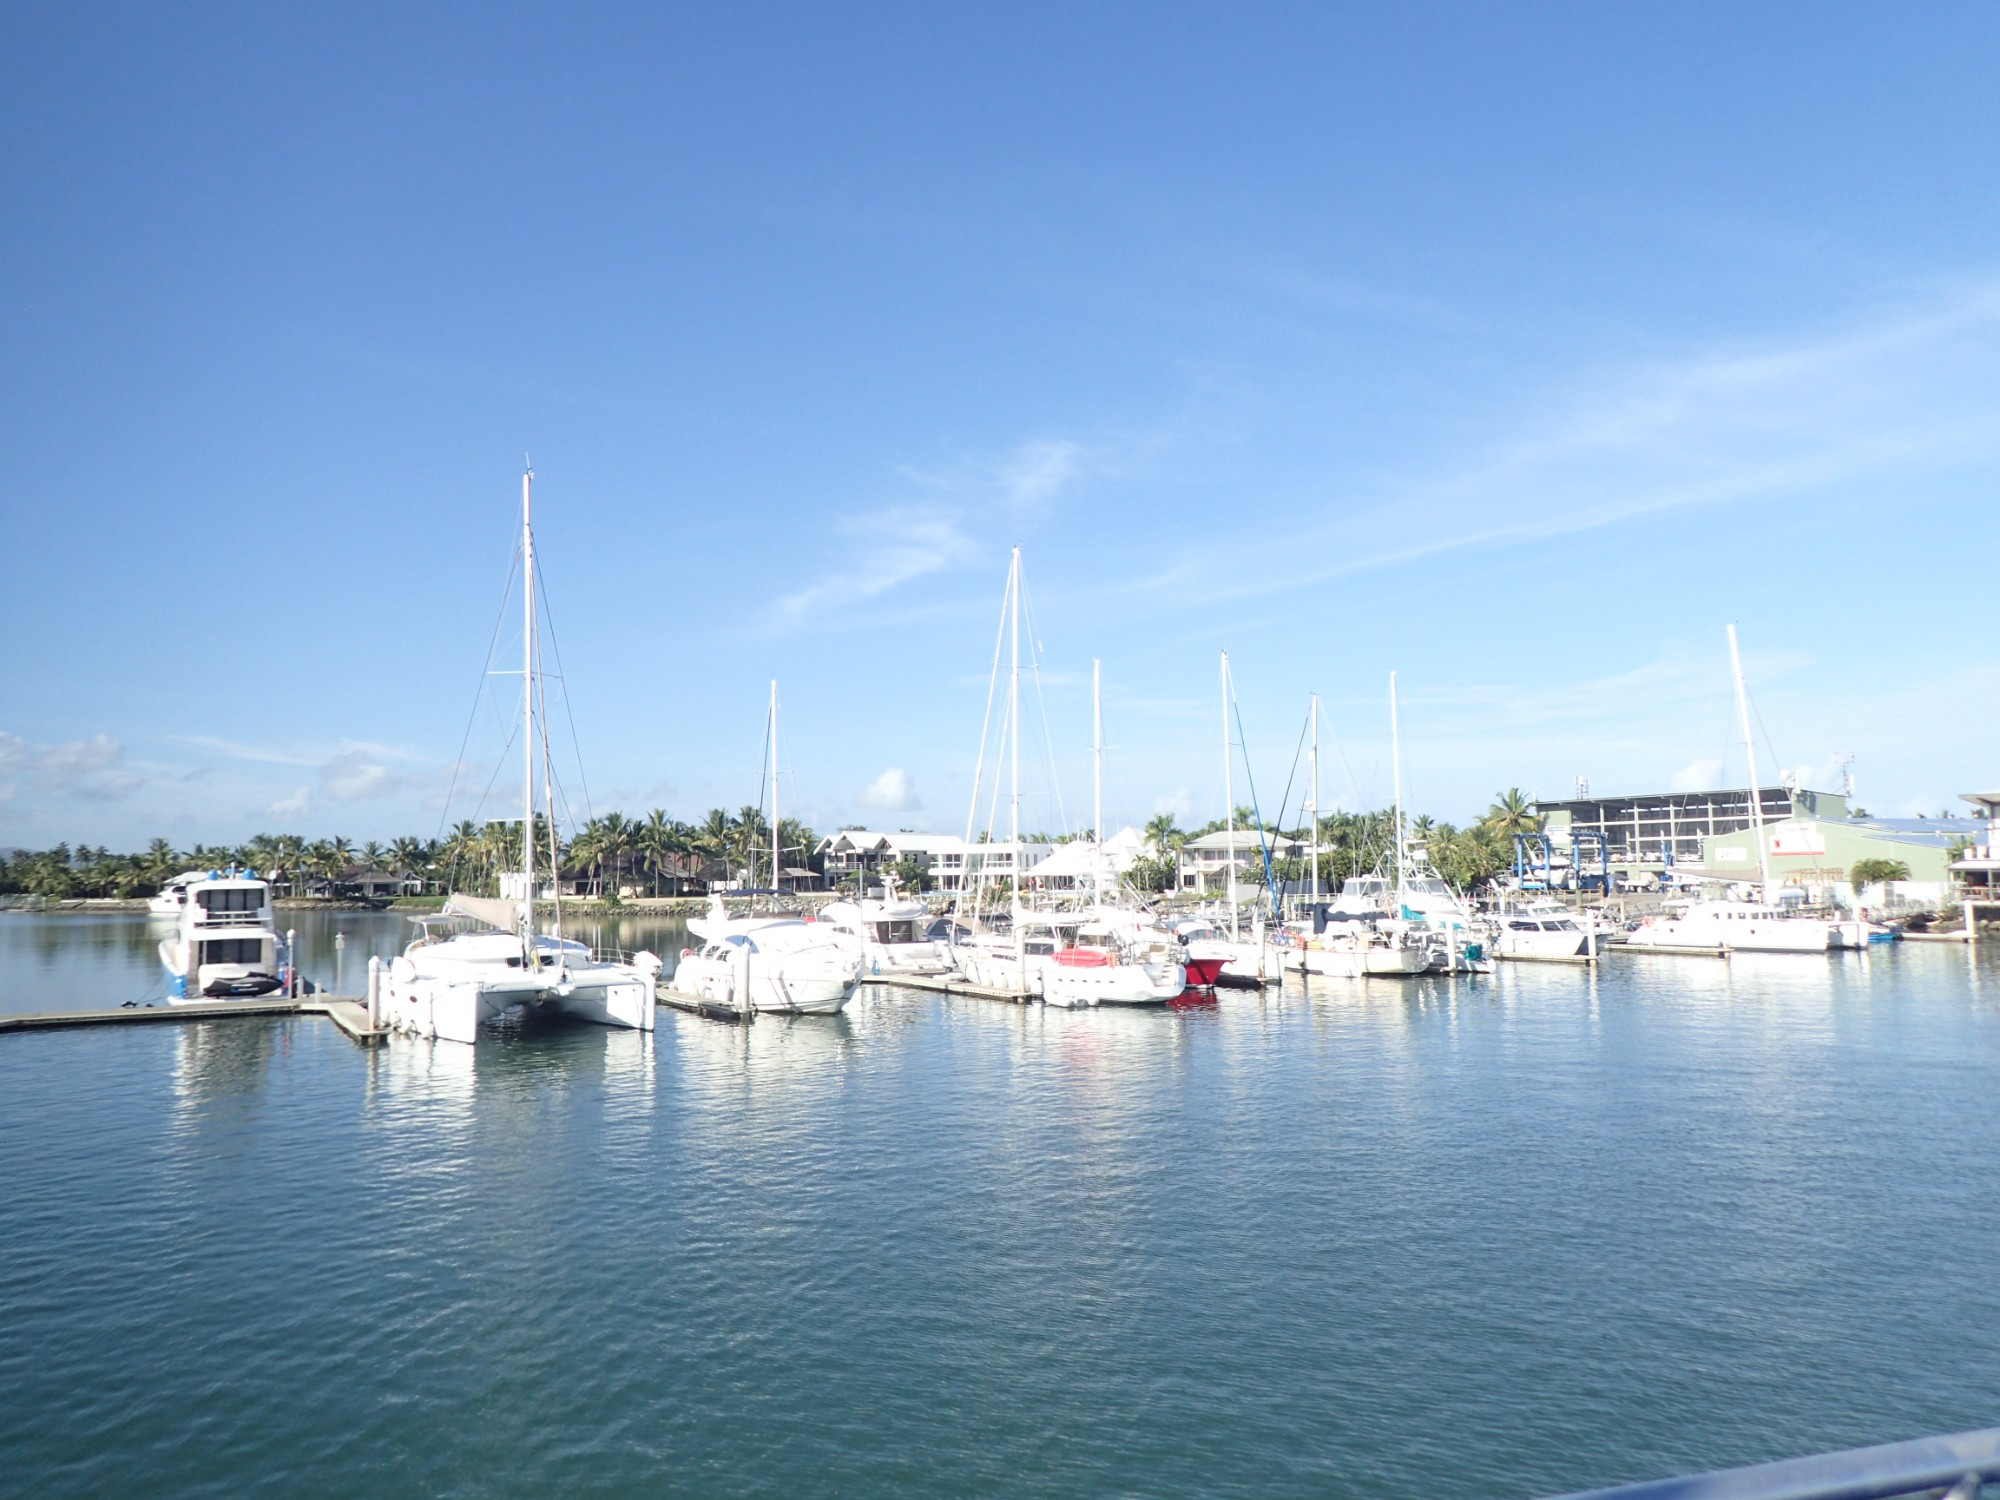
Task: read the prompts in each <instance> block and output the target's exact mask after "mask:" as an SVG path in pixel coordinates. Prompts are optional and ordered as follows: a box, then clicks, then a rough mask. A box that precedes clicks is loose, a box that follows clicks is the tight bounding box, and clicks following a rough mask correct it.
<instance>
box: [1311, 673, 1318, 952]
mask: <svg viewBox="0 0 2000 1500" xmlns="http://www.w3.org/2000/svg"><path fill="white" fill-rule="evenodd" d="M1312 721H1313V751H1312V806H1311V808H1310V812H1311V815H1312V866H1313V867H1312V898H1311V899H1312V904H1313V905H1314V906H1318V905H1319V694H1318V693H1314V694H1313V695H1312ZM1314 920H1315V921H1317V920H1318V919H1317V918H1315V919H1314Z"/></svg>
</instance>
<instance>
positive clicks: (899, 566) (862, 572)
mask: <svg viewBox="0 0 2000 1500" xmlns="http://www.w3.org/2000/svg"><path fill="white" fill-rule="evenodd" d="M840 531H841V533H842V535H844V536H845V537H846V538H847V540H848V544H849V545H848V548H847V553H848V555H847V557H846V558H844V559H843V560H842V561H841V562H840V563H839V564H838V565H837V566H835V567H833V568H830V569H829V570H828V572H827V576H826V577H824V578H822V579H821V580H820V581H819V582H818V583H815V584H812V585H811V586H809V587H807V588H803V589H800V590H799V591H798V592H797V593H795V594H791V595H789V596H787V597H786V598H785V599H783V600H782V601H780V603H779V610H780V613H781V615H782V617H783V618H784V619H785V620H786V621H787V622H794V621H801V620H805V619H809V618H811V617H813V616H815V615H818V614H821V613H823V612H825V611H827V610H830V609H834V608H837V607H838V606H840V605H842V604H850V603H855V602H858V601H860V600H864V599H873V598H876V597H878V596H879V595H882V594H886V593H888V592H889V591H890V590H891V589H895V588H900V587H901V586H902V585H904V584H906V583H910V582H913V581H914V580H916V579H919V578H923V577H927V576H928V575H930V574H932V573H938V572H942V571H943V570H944V569H946V568H950V567H955V566H957V565H958V564H959V563H960V562H962V561H964V559H965V558H966V557H967V555H968V554H969V553H970V552H971V550H972V542H971V539H970V538H969V537H967V535H966V534H965V531H964V529H963V527H962V525H961V523H960V520H959V518H958V517H957V516H956V515H954V514H952V513H951V512H950V511H948V510H945V509H943V508H939V507H929V506H914V505H896V506H889V507H886V508H884V509H882V510H877V511H871V512H869V513H868V514H866V515H861V516H855V517H853V518H851V519H849V520H848V521H846V522H844V523H843V524H842V525H841V527H840Z"/></svg>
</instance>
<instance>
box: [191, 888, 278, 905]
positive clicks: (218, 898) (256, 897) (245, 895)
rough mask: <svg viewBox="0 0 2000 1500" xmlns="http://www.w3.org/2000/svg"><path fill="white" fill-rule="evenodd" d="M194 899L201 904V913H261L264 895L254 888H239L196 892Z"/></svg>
mask: <svg viewBox="0 0 2000 1500" xmlns="http://www.w3.org/2000/svg"><path fill="white" fill-rule="evenodd" d="M194 899H195V900H196V901H198V902H200V903H201V909H202V910H203V911H262V910H263V909H264V893H263V891H261V890H259V889H258V888H257V887H256V886H240V887H238V888H236V889H234V890H221V891H196V892H195V896H194Z"/></svg>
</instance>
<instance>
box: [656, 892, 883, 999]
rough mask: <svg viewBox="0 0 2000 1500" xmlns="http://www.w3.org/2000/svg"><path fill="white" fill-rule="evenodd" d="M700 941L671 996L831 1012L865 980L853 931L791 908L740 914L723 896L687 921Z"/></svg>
mask: <svg viewBox="0 0 2000 1500" xmlns="http://www.w3.org/2000/svg"><path fill="white" fill-rule="evenodd" d="M688 930H689V931H690V932H692V933H693V934H694V935H695V936H696V937H698V938H700V939H701V946H700V947H699V948H686V949H683V950H682V951H681V958H680V963H679V965H678V966H677V967H676V968H675V969H674V972H673V976H672V978H671V979H670V980H669V982H668V984H669V991H670V993H669V994H668V995H667V997H666V998H667V999H668V1000H670V1001H671V1000H673V999H675V997H677V996H678V997H680V998H682V999H685V1000H687V1001H691V1002H694V1003H695V1004H697V1005H706V1006H714V1007H717V1008H720V1009H725V1010H732V1011H735V1012H737V1013H738V1014H743V1013H747V1012H750V1011H774V1012H778V1013H781V1014H790V1015H801V1016H830V1015H835V1014H837V1013H838V1012H839V1011H841V1010H843V1009H844V1008H845V1007H846V1005H847V1002H848V1001H849V1000H851V999H853V998H854V991H855V989H856V987H857V986H858V985H859V984H860V983H861V979H862V970H863V959H862V955H861V949H860V947H859V946H858V945H857V944H856V943H855V942H854V940H853V938H852V937H851V936H848V935H846V934H843V933H841V932H840V931H838V930H837V929H836V928H834V927H832V926H831V925H829V924H827V923H824V922H808V921H807V920H805V918H803V917H798V916H789V915H767V916H737V917H732V916H730V915H729V914H728V912H727V911H725V910H724V908H723V904H722V898H721V897H720V896H717V897H715V898H713V899H712V901H711V902H710V905H709V912H708V915H707V916H706V917H697V918H695V919H694V920H693V921H690V922H689V923H688Z"/></svg>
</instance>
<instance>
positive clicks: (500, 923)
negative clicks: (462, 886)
mask: <svg viewBox="0 0 2000 1500" xmlns="http://www.w3.org/2000/svg"><path fill="white" fill-rule="evenodd" d="M444 914H445V915H446V916H447V917H471V918H472V919H473V920H474V921H475V922H484V923H485V924H486V925H487V926H488V927H495V928H498V929H499V930H500V931H502V932H518V931H519V930H520V928H521V903H520V902H518V901H509V900H506V899H505V898H504V897H500V896H461V895H459V894H458V893H457V892H456V891H454V892H452V894H451V895H449V896H447V897H445V898H444Z"/></svg>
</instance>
